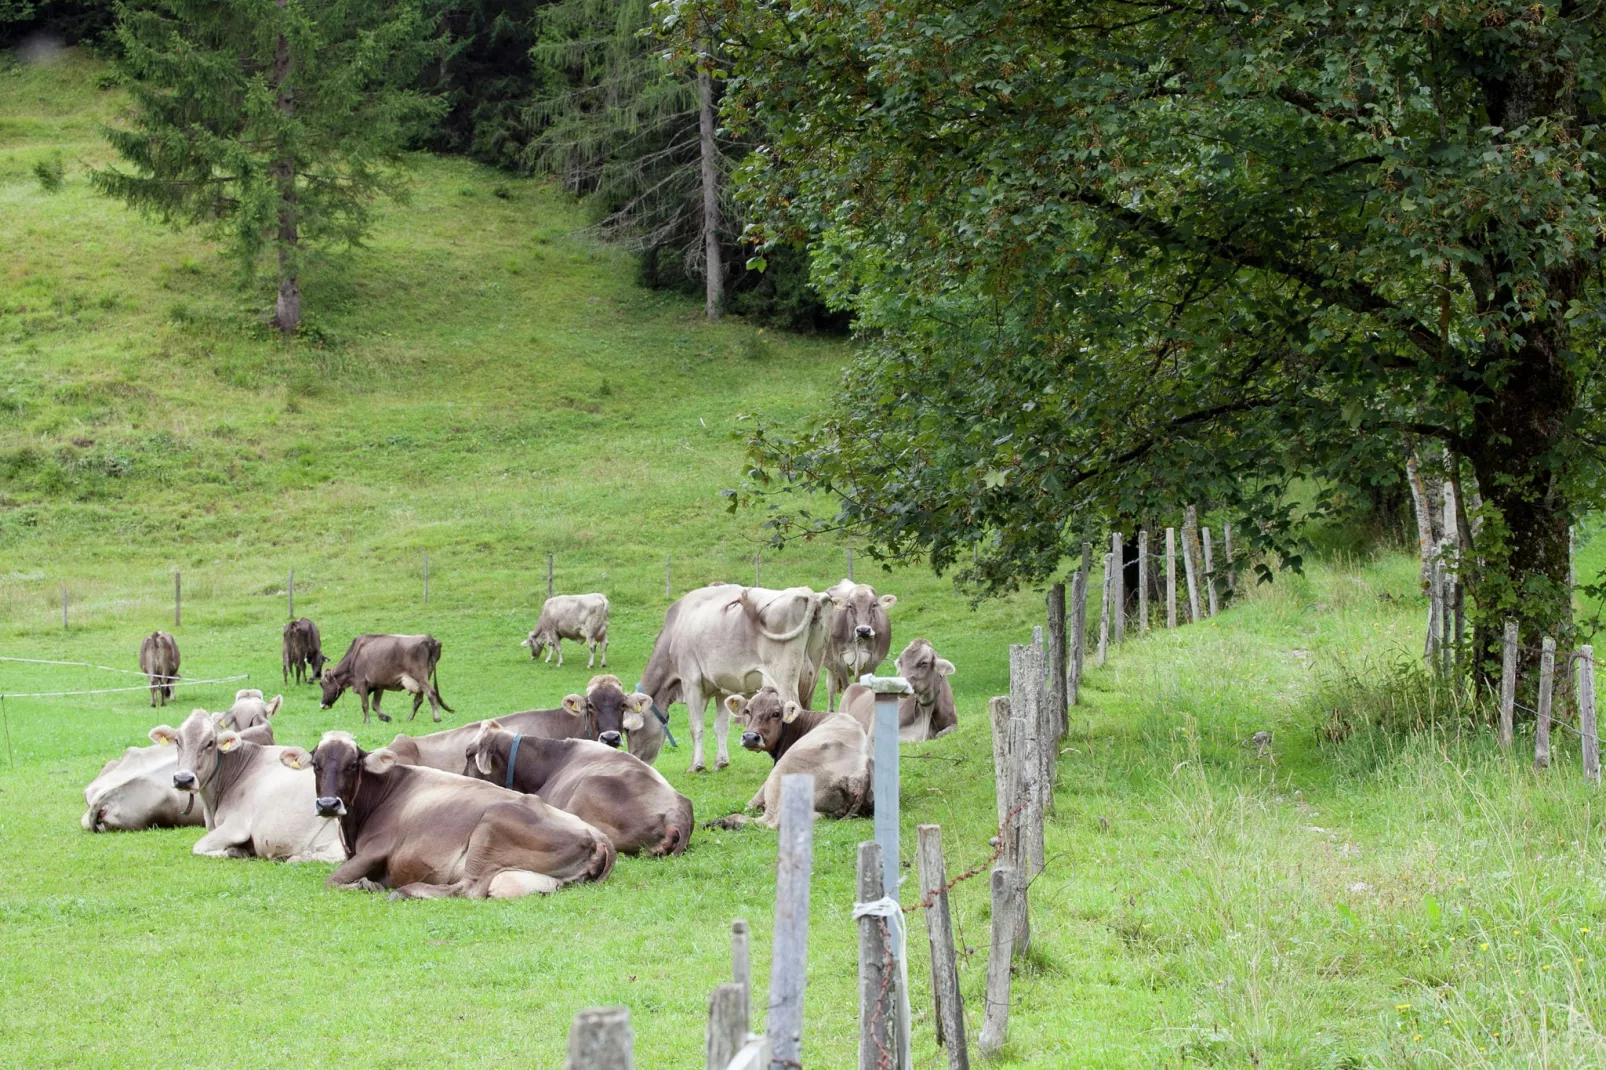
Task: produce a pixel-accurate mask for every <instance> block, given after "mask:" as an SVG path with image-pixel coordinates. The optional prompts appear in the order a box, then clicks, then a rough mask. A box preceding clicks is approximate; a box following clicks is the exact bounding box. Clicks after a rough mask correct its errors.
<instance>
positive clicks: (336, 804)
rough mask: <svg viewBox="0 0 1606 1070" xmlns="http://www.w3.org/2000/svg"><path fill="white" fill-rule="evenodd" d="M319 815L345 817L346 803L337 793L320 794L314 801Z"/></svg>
mask: <svg viewBox="0 0 1606 1070" xmlns="http://www.w3.org/2000/svg"><path fill="white" fill-rule="evenodd" d="M316 806H317V807H318V816H319V817H345V816H346V804H345V803H344V802H343V801H341V798H340V796H338V795H320V796H318V801H317V803H316Z"/></svg>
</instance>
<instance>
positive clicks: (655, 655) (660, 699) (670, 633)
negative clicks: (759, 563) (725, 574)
mask: <svg viewBox="0 0 1606 1070" xmlns="http://www.w3.org/2000/svg"><path fill="white" fill-rule="evenodd" d="M829 606H830V600H829V599H828V598H827V597H826V596H825V595H823V594H818V593H816V592H814V591H811V590H809V589H808V588H807V587H789V588H787V589H786V590H783V591H775V590H769V589H767V588H763V587H739V586H737V585H735V584H728V583H719V584H712V585H710V586H708V587H701V588H698V589H697V590H695V591H690V592H688V593H687V594H685V595H683V596H681V598H680V600H679V601H677V602H676V603H675V604H674V605H672V606H670V607H669V611H668V612H667V613H666V614H665V615H664V626H663V628H662V629H661V630H660V631H659V632H658V639H657V641H656V642H655V643H654V644H653V651H652V658H651V659H650V660H649V661H648V662H647V671H646V672H645V673H644V674H643V675H642V681H641V690H643V691H645V692H646V693H647V694H649V695H651V696H652V701H653V708H654V710H656V711H663V712H666V713H667V711H668V709H669V706H670V704H671V703H672V702H675V701H677V700H678V701H681V702H684V703H685V704H686V710H687V713H688V714H689V716H690V719H691V739H692V761H691V771H692V772H694V773H700V772H702V771H703V770H704V769H705V768H706V767H705V765H704V762H703V713H704V710H705V709H706V707H707V705H708V700H709V699H710V698H712V699H715V700H718V699H719V698H720V697H721V696H726V695H735V694H743V693H745V692H748V691H752V690H754V689H757V688H760V687H766V686H768V687H773V688H775V689H776V690H777V691H779V692H780V693H781V695H782V696H783V697H784V698H785V699H786V700H788V701H795V702H798V703H799V704H800V705H801V704H802V703H803V702H804V701H806V700H805V699H804V698H802V697H800V688H801V687H802V686H804V685H806V686H807V690H808V691H809V692H810V693H812V691H813V683H812V681H813V679H814V673H815V666H816V665H818V664H819V661H820V655H821V651H822V648H823V647H824V644H825V633H826V630H827V628H828V627H829V625H830V621H829V620H828V619H827V618H828V614H829V609H828V607H829ZM729 732H730V718H729V715H728V714H727V712H726V708H725V706H724V705H723V704H721V705H719V706H718V707H716V709H715V715H714V735H715V737H716V739H715V742H716V745H717V747H716V750H717V756H716V758H715V760H714V768H715V769H723V768H724V767H725V766H727V765H729V764H730V755H729V751H728V749H727V741H726V737H727V736H728V735H729Z"/></svg>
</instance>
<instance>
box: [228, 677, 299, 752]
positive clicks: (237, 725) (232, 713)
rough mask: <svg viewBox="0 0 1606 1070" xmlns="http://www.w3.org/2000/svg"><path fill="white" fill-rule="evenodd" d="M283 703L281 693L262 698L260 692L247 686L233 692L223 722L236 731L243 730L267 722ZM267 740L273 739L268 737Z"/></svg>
mask: <svg viewBox="0 0 1606 1070" xmlns="http://www.w3.org/2000/svg"><path fill="white" fill-rule="evenodd" d="M283 705H284V696H283V695H274V696H273V697H272V698H271V699H264V698H263V697H262V692H260V691H258V690H257V689H256V688H254V687H248V688H245V689H243V690H240V691H236V692H235V693H234V705H232V706H230V707H229V708H228V710H227V712H226V713H225V715H224V721H223V724H224V725H225V726H226V727H229V728H233V729H234V730H235V731H237V732H243V731H245V730H246V729H247V728H255V727H257V726H258V725H265V724H267V723H268V722H269V721H270V720H271V719H272V718H273V715H274V714H276V713H278V712H279V707H281V706H283ZM268 742H270V743H271V742H273V741H272V740H271V739H270V740H269V741H268Z"/></svg>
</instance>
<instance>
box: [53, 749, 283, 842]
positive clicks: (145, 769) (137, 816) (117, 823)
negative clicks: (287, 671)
mask: <svg viewBox="0 0 1606 1070" xmlns="http://www.w3.org/2000/svg"><path fill="white" fill-rule="evenodd" d="M240 735H241V736H243V737H245V738H246V739H249V740H250V741H251V742H253V743H264V744H267V745H268V746H272V745H273V727H272V726H271V725H267V724H262V725H258V726H257V727H255V728H248V729H245V730H244V731H242V732H241V733H240ZM176 772H178V750H177V748H175V747H163V746H158V745H156V744H152V745H151V746H149V747H129V748H128V749H127V750H125V751H123V756H122V757H121V758H113V759H112V760H111V761H109V762H107V763H106V765H105V766H104V767H103V768H102V769H101V771H100V775H99V776H97V777H96V778H95V779H94V780H92V781H90V783H89V786H88V787H86V788H85V789H84V806H85V809H84V816H83V818H82V819H81V820H80V821H79V824H81V825H82V826H83V827H84V828H86V829H88V830H89V831H90V832H114V831H115V832H137V831H139V830H140V829H153V828H177V827H179V826H182V825H204V824H205V823H206V815H205V813H204V808H202V809H197V808H196V806H195V796H194V795H192V794H189V793H187V792H182V791H179V790H178V789H177V788H175V787H174V786H173V774H174V773H176Z"/></svg>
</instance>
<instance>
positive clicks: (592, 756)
mask: <svg viewBox="0 0 1606 1070" xmlns="http://www.w3.org/2000/svg"><path fill="white" fill-rule="evenodd" d="M509 755H511V756H512V761H513V765H512V767H511V769H510V768H509V766H508V759H509ZM465 759H466V762H465V765H464V767H463V775H464V776H472V777H477V778H479V779H480V780H488V781H490V782H491V783H493V784H501V785H502V786H503V787H505V788H511V789H513V790H514V791H522V792H526V793H527V794H530V795H540V796H541V798H542V799H544V800H545V801H546V803H547V805H549V806H556V807H557V808H558V809H559V810H566V811H568V812H569V813H571V814H573V815H574V816H576V817H578V818H580V819H581V820H582V821H585V822H586V823H588V824H590V825H592V826H594V827H596V828H599V829H601V830H602V831H603V832H605V833H607V835H608V838H609V839H610V840H612V841H613V846H614V848H615V849H616V850H617V851H618V852H619V853H620V854H622V855H633V854H641V853H643V852H645V853H647V854H649V855H666V854H676V855H678V854H680V853H681V852H682V851H684V850H685V849H686V842H687V840H689V839H690V838H691V830H692V811H691V800H690V799H688V798H686V796H684V795H682V794H680V793H679V792H678V791H676V790H675V789H674V788H672V787H670V786H669V781H667V780H665V779H664V778H663V774H661V773H659V772H658V770H656V769H654V768H653V767H652V766H650V765H648V764H647V763H646V762H644V761H642V760H641V759H639V758H636V757H633V756H631V755H630V754H627V753H625V752H623V751H617V750H614V749H613V748H611V747H606V746H604V745H603V744H601V743H593V742H591V741H590V740H588V739H542V738H541V737H540V736H525V735H523V734H521V733H519V732H512V731H509V730H508V729H506V728H504V727H503V726H502V724H501V723H500V722H498V721H485V722H483V723H481V725H480V730H479V732H478V733H477V734H476V735H475V737H474V740H473V742H471V743H470V744H469V745H468V750H467V751H466V752H465Z"/></svg>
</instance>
